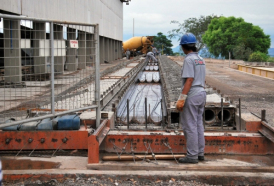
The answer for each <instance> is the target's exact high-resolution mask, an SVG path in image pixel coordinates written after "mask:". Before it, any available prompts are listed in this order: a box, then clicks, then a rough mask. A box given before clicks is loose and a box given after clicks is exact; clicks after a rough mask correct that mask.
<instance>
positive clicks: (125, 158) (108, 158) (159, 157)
mask: <svg viewBox="0 0 274 186" xmlns="http://www.w3.org/2000/svg"><path fill="white" fill-rule="evenodd" d="M174 157H175V158H176V159H179V158H182V157H185V155H183V154H179V155H178V154H176V155H174ZM174 157H173V156H172V155H170V154H163V155H155V158H156V159H157V160H172V159H174ZM144 158H146V159H150V160H154V157H153V156H152V155H147V156H144V155H135V160H139V161H140V160H143V159H144ZM102 160H103V161H129V160H133V156H131V155H123V156H120V158H119V157H118V156H117V155H113V156H103V157H102Z"/></svg>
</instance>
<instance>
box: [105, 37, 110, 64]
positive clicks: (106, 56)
mask: <svg viewBox="0 0 274 186" xmlns="http://www.w3.org/2000/svg"><path fill="white" fill-rule="evenodd" d="M104 44H105V45H104V51H105V56H104V61H108V62H109V60H110V58H109V48H110V45H109V38H106V37H105V43H104Z"/></svg>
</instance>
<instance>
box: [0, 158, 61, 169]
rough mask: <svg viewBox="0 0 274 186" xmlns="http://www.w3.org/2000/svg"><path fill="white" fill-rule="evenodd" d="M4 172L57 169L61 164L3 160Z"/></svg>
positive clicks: (11, 159)
mask: <svg viewBox="0 0 274 186" xmlns="http://www.w3.org/2000/svg"><path fill="white" fill-rule="evenodd" d="M1 161H2V168H3V170H28V169H56V168H59V167H60V165H61V163H58V162H49V161H32V160H20V159H19V160H18V159H13V158H1Z"/></svg>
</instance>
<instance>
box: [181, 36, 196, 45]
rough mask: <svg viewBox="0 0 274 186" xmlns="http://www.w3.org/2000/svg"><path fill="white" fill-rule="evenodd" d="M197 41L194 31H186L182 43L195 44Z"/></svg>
mask: <svg viewBox="0 0 274 186" xmlns="http://www.w3.org/2000/svg"><path fill="white" fill-rule="evenodd" d="M196 42H197V40H196V37H195V35H194V34H192V33H186V34H184V35H183V36H182V38H181V41H180V45H186V44H195V43H196Z"/></svg>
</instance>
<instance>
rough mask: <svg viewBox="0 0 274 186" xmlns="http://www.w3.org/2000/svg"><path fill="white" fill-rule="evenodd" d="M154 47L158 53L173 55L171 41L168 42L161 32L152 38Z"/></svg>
mask: <svg viewBox="0 0 274 186" xmlns="http://www.w3.org/2000/svg"><path fill="white" fill-rule="evenodd" d="M153 40H154V44H153V45H154V46H155V47H156V48H157V50H158V51H162V48H163V50H164V51H163V53H164V54H167V55H173V51H172V49H171V47H172V46H173V45H172V43H171V40H169V39H168V38H167V37H166V36H165V35H164V34H163V33H162V32H159V33H158V34H157V36H154V38H153Z"/></svg>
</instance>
